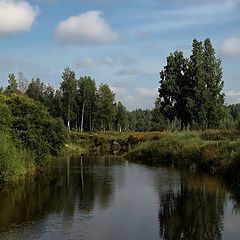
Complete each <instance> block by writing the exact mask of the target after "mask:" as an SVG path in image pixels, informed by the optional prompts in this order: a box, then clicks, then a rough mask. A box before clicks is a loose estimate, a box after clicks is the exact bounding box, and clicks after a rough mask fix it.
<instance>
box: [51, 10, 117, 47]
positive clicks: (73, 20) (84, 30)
mask: <svg viewBox="0 0 240 240" xmlns="http://www.w3.org/2000/svg"><path fill="white" fill-rule="evenodd" d="M55 36H56V39H57V40H58V41H59V42H62V43H74V44H79V45H98V44H105V43H111V42H115V41H116V40H117V39H118V36H117V34H116V33H115V32H113V31H112V29H111V27H110V26H109V25H108V23H107V22H106V21H105V20H104V18H103V16H102V13H101V12H100V11H88V12H85V13H83V14H81V15H78V16H72V17H69V18H68V19H66V20H64V21H62V22H60V23H59V24H58V26H57V27H56V29H55Z"/></svg>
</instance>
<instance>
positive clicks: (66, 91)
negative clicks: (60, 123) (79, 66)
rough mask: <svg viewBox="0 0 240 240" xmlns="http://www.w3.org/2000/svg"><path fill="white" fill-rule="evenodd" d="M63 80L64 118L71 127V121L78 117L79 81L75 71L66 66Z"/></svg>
mask: <svg viewBox="0 0 240 240" xmlns="http://www.w3.org/2000/svg"><path fill="white" fill-rule="evenodd" d="M62 80H63V81H62V82H61V87H60V89H61V92H62V98H61V102H62V113H63V119H64V121H65V122H66V123H67V126H68V128H69V129H70V127H71V122H72V121H73V120H74V119H75V118H76V112H75V109H76V108H77V106H76V103H77V102H76V100H77V81H76V78H75V72H74V71H73V70H71V69H70V68H65V69H64V72H63V74H62Z"/></svg>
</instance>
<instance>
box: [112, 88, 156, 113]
mask: <svg viewBox="0 0 240 240" xmlns="http://www.w3.org/2000/svg"><path fill="white" fill-rule="evenodd" d="M111 90H112V91H113V92H114V93H116V97H117V100H120V101H122V102H123V103H124V105H125V106H126V107H127V108H128V109H129V110H133V109H137V108H153V105H154V101H155V99H156V98H157V96H158V91H157V89H156V88H147V87H135V88H131V87H130V86H128V87H127V86H113V87H111Z"/></svg>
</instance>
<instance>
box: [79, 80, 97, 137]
mask: <svg viewBox="0 0 240 240" xmlns="http://www.w3.org/2000/svg"><path fill="white" fill-rule="evenodd" d="M95 99H96V84H95V81H94V79H92V78H91V77H89V76H85V77H81V78H80V79H79V81H78V102H79V104H80V106H81V110H80V112H81V122H80V131H81V132H82V131H83V129H84V118H85V112H86V113H87V114H86V115H87V117H88V125H89V127H88V129H89V130H90V131H91V130H92V115H93V107H94V104H95Z"/></svg>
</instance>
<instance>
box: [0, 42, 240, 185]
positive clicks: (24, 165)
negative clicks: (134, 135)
mask: <svg viewBox="0 0 240 240" xmlns="http://www.w3.org/2000/svg"><path fill="white" fill-rule="evenodd" d="M223 84H224V83H223V80H222V66H221V60H220V59H218V58H217V57H216V53H215V50H214V48H213V46H212V43H211V40H210V39H205V40H204V41H198V40H196V39H194V40H193V43H192V54H191V56H189V57H185V56H184V54H183V52H181V51H178V50H177V51H175V52H174V53H171V54H170V55H169V56H168V57H167V63H166V65H165V66H164V68H163V69H162V70H161V72H160V81H159V89H158V93H159V97H158V98H157V99H156V100H155V103H154V108H153V109H135V110H133V111H128V110H127V108H126V107H125V106H124V105H123V103H122V102H120V101H119V102H117V101H116V99H115V93H114V92H113V91H112V90H111V88H110V86H108V84H106V83H101V84H100V85H99V86H97V84H96V81H95V80H94V79H93V78H92V77H90V76H79V77H78V76H76V74H75V72H74V70H72V69H70V68H68V67H67V68H65V69H64V71H63V73H62V79H61V81H60V87H59V89H54V87H52V86H51V85H48V84H45V83H44V82H42V81H41V80H40V79H39V78H37V79H32V80H31V81H30V82H28V80H27V79H26V78H25V76H24V74H23V73H22V72H20V73H19V74H18V76H15V74H13V73H10V74H9V76H8V85H7V86H6V87H5V88H3V87H2V88H1V89H0V131H1V134H0V138H1V140H0V141H1V146H0V181H7V179H11V178H13V177H14V176H19V175H22V174H24V173H25V172H29V171H30V170H31V171H36V169H38V170H39V169H43V168H44V167H45V165H46V164H47V162H48V161H50V159H51V157H52V156H56V155H57V154H58V153H59V152H60V151H61V149H62V148H63V147H64V144H65V143H67V142H68V141H69V132H81V133H82V132H99V131H101V132H108V131H119V132H150V131H180V130H202V131H204V130H206V129H237V130H239V129H240V104H230V105H227V104H226V103H225V100H224V93H223Z"/></svg>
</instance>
